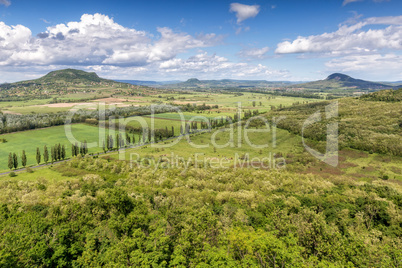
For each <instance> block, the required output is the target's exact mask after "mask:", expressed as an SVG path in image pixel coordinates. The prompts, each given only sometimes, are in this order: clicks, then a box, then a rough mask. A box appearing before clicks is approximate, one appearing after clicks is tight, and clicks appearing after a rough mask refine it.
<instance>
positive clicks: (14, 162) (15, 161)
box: [13, 153, 18, 169]
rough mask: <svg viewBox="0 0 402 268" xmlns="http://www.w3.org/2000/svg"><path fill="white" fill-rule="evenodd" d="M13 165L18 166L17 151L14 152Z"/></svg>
mask: <svg viewBox="0 0 402 268" xmlns="http://www.w3.org/2000/svg"><path fill="white" fill-rule="evenodd" d="M13 166H14V168H15V169H17V167H18V157H17V154H16V153H13Z"/></svg>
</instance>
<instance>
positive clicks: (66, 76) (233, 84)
mask: <svg viewBox="0 0 402 268" xmlns="http://www.w3.org/2000/svg"><path fill="white" fill-rule="evenodd" d="M101 83H108V84H111V83H124V84H133V85H139V86H150V87H164V88H180V89H195V90H197V89H201V90H207V89H214V88H215V89H228V90H230V89H232V88H233V89H236V91H239V90H242V89H244V90H253V89H263V88H271V89H293V90H294V89H305V90H309V89H313V90H339V89H341V90H372V91H375V90H381V89H397V88H399V87H402V82H401V81H399V82H371V81H365V80H361V79H355V78H352V77H350V76H348V75H345V74H341V73H334V74H331V75H330V76H328V77H327V78H326V79H324V80H318V81H313V82H307V83H301V82H289V81H266V80H233V79H222V80H199V79H197V78H191V79H188V80H187V81H184V82H183V81H178V80H173V81H142V80H110V79H104V78H100V77H99V76H98V75H97V74H96V73H94V72H85V71H82V70H76V69H64V70H57V71H53V72H50V73H48V74H47V75H45V76H43V77H41V78H38V79H33V80H27V81H21V82H16V83H11V84H9V83H6V84H1V85H0V89H9V88H15V87H30V86H32V85H35V86H38V85H41V86H42V87H44V86H49V85H52V84H53V85H60V84H76V85H78V84H81V85H96V84H101Z"/></svg>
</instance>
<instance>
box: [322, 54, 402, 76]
mask: <svg viewBox="0 0 402 268" xmlns="http://www.w3.org/2000/svg"><path fill="white" fill-rule="evenodd" d="M325 65H326V67H327V68H328V69H329V70H331V71H336V72H338V71H340V72H352V73H353V72H356V73H364V74H365V75H366V76H367V79H369V80H380V79H388V80H394V79H400V78H401V77H402V56H401V55H397V54H394V53H389V54H385V55H381V54H372V55H353V56H345V57H341V58H336V59H332V60H330V61H329V62H327V63H326V64H325Z"/></svg>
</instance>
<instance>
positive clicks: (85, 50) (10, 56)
mask: <svg viewBox="0 0 402 268" xmlns="http://www.w3.org/2000/svg"><path fill="white" fill-rule="evenodd" d="M157 31H158V32H159V34H160V37H159V38H156V39H155V38H152V36H151V35H150V34H148V33H146V32H144V31H138V30H136V29H131V28H127V27H123V26H122V25H120V24H118V23H116V22H115V21H114V20H113V19H112V18H110V17H108V16H106V15H102V14H94V15H90V14H84V15H82V16H81V20H80V21H73V22H69V23H66V24H58V25H55V26H50V27H47V29H46V31H44V32H42V33H40V34H38V35H37V36H32V33H31V31H30V29H29V28H27V27H25V26H22V25H17V26H8V25H6V24H5V23H4V22H0V48H1V50H0V65H3V66H11V65H48V64H56V65H74V64H75V65H98V64H109V65H125V66H130V65H131V66H142V65H146V64H150V63H152V62H154V61H163V60H168V59H171V58H174V57H175V56H176V55H177V54H178V53H181V52H184V51H186V50H187V49H191V48H202V47H207V46H211V45H213V44H215V43H216V42H218V41H219V37H217V36H216V35H215V34H207V35H200V36H196V37H194V36H191V35H188V34H185V33H176V32H173V31H172V30H171V29H169V28H158V29H157Z"/></svg>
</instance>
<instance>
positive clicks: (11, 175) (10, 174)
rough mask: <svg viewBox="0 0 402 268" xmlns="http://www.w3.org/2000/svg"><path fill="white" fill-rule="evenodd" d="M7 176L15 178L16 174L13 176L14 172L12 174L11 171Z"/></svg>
mask: <svg viewBox="0 0 402 268" xmlns="http://www.w3.org/2000/svg"><path fill="white" fill-rule="evenodd" d="M8 176H10V177H16V176H17V174H15V172H14V171H12V172H10V173H8Z"/></svg>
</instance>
